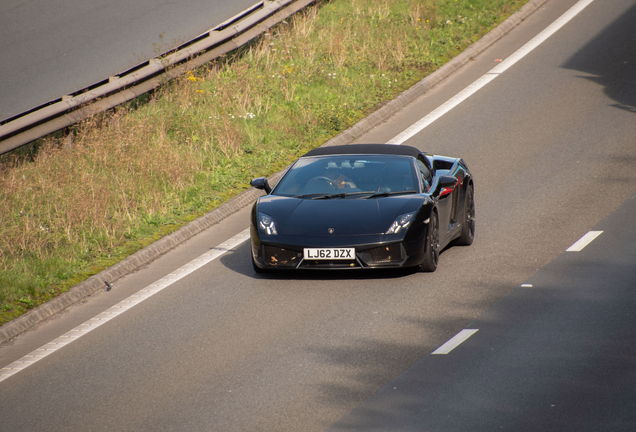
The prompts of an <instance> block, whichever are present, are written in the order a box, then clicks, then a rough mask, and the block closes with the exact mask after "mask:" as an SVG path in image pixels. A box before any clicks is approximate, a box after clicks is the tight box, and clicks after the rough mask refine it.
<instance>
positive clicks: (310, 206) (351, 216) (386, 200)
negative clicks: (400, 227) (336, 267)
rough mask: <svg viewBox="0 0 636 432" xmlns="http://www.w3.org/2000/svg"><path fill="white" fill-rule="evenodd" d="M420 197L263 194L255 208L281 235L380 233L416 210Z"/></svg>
mask: <svg viewBox="0 0 636 432" xmlns="http://www.w3.org/2000/svg"><path fill="white" fill-rule="evenodd" d="M422 199H423V198H422V197H420V196H414V195H399V196H392V197H379V198H372V199H341V198H333V199H324V200H312V199H299V198H288V197H277V196H265V197H263V198H261V199H260V201H259V204H258V211H259V212H262V213H265V214H268V215H270V216H271V217H272V218H274V222H275V224H276V229H277V230H278V233H279V234H282V235H291V236H319V237H323V236H325V237H326V236H330V237H336V236H352V235H365V234H382V233H385V232H386V231H387V230H388V229H389V227H390V226H391V224H392V223H393V221H394V220H395V218H396V217H398V216H399V215H401V214H404V213H409V212H411V211H415V210H417V209H418V208H419V206H420V205H421V202H422ZM330 230H332V233H330Z"/></svg>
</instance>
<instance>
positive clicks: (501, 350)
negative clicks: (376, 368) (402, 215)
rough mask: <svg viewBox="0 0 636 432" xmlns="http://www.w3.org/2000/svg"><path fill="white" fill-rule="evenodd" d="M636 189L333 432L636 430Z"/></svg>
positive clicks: (346, 418) (344, 420) (332, 431)
mask: <svg viewBox="0 0 636 432" xmlns="http://www.w3.org/2000/svg"><path fill="white" fill-rule="evenodd" d="M635 213H636V195H634V196H633V197H632V198H630V199H629V200H627V202H626V203H625V204H623V206H621V208H620V209H619V210H618V211H616V212H615V213H613V214H612V215H610V216H609V217H608V218H607V219H605V220H604V221H602V222H601V223H600V224H599V225H597V226H596V227H595V230H599V231H602V234H601V235H600V236H599V237H597V239H595V240H594V241H593V242H592V243H590V244H589V245H588V246H586V247H585V248H584V249H582V250H581V251H580V252H563V253H562V254H561V255H559V256H558V257H557V258H556V259H555V260H554V261H552V262H551V263H550V264H548V265H547V266H545V267H544V268H542V269H541V270H540V271H539V272H537V273H536V274H534V275H533V276H532V277H531V278H530V279H528V280H527V281H526V283H524V284H522V285H521V286H519V287H518V288H516V289H515V290H513V291H512V292H511V293H510V294H508V295H507V296H506V297H504V298H503V299H502V300H500V301H499V302H498V303H497V304H496V305H494V306H493V307H492V308H490V309H489V310H488V311H486V312H485V313H483V314H482V315H481V316H480V317H479V318H478V319H476V320H475V321H473V322H471V323H469V324H468V327H469V328H470V329H472V330H475V329H476V330H477V332H476V333H474V334H473V336H471V337H470V338H469V339H468V340H467V341H466V342H464V343H463V344H461V345H460V346H458V347H457V348H455V349H454V350H453V351H451V352H450V353H448V354H446V355H427V356H425V357H424V358H423V359H421V360H420V361H418V362H417V363H416V364H415V365H414V366H413V367H411V368H410V369H409V370H408V371H406V372H404V373H403V374H401V375H400V376H399V377H398V378H396V379H395V380H393V381H391V382H390V383H389V384H387V385H386V386H385V387H384V388H383V389H382V390H380V391H379V392H378V393H377V394H376V395H375V396H374V397H372V398H371V399H370V400H369V401H367V402H366V403H365V404H363V405H362V406H360V407H358V408H356V409H355V410H354V411H353V412H352V413H351V414H349V415H348V416H347V417H345V418H343V419H341V420H340V421H339V422H338V424H336V425H334V426H333V427H331V428H329V429H328V430H329V431H330V432H336V431H349V430H360V431H395V432H398V431H484V432H485V431H494V430H506V431H518V432H523V431H528V432H530V431H532V432H534V431H560V432H566V431H576V432H583V431H631V430H634V428H635V427H636V410H635V409H634V407H635V406H636V386H635V384H636V368H635V366H636V344H634V342H635V341H636V313H635V311H636V296H635V295H634V288H636V248H635V247H634V240H635V239H636V218H634V216H633V215H634V214H635Z"/></svg>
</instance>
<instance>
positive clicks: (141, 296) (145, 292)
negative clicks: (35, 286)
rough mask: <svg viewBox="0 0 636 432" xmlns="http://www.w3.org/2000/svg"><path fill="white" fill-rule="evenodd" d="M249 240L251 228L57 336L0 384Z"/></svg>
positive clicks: (1, 375)
mask: <svg viewBox="0 0 636 432" xmlns="http://www.w3.org/2000/svg"><path fill="white" fill-rule="evenodd" d="M249 238H250V230H249V228H248V229H246V230H244V231H241V232H240V233H238V234H237V235H235V236H234V237H232V238H231V239H229V240H227V241H226V242H224V243H221V244H220V245H218V246H217V247H215V248H213V249H211V250H209V251H208V252H206V253H204V254H203V255H201V256H199V257H198V258H195V259H194V260H192V261H190V262H189V263H187V264H185V265H183V266H182V267H180V268H178V269H177V270H175V271H174V272H172V273H170V274H169V275H167V276H165V277H163V278H161V279H159V280H158V281H156V282H154V283H152V284H150V285H148V286H147V287H146V288H144V289H142V290H141V291H139V292H137V293H135V294H133V295H131V296H130V297H128V298H126V299H125V300H122V301H121V302H119V303H117V304H116V305H114V306H112V307H110V308H109V309H107V310H106V311H104V312H102V313H100V314H99V315H97V316H95V317H93V318H91V319H89V320H88V321H86V322H85V323H83V324H80V325H79V326H77V327H75V328H74V329H72V330H69V331H68V332H66V333H65V334H63V335H62V336H60V337H58V338H57V339H55V340H53V341H51V342H49V343H47V344H46V345H44V346H42V347H40V348H38V349H36V350H35V351H33V352H31V353H29V354H27V355H25V356H24V357H22V358H21V359H19V360H16V361H14V362H13V363H11V364H10V365H8V366H6V367H4V368H2V369H0V382H1V381H4V380H5V379H7V378H9V377H10V376H11V375H14V374H16V373H18V372H20V371H21V370H23V369H25V368H27V367H29V366H31V365H32V364H34V363H36V362H37V361H39V360H42V359H43V358H44V357H46V356H48V355H49V354H52V353H54V352H55V351H57V350H59V349H60V348H62V347H64V346H66V345H68V344H69V343H71V342H73V341H75V340H77V339H79V338H80V337H82V336H84V335H85V334H88V333H89V332H91V331H92V330H95V329H96V328H98V327H99V326H101V325H102V324H105V323H107V322H108V321H110V320H111V319H113V318H115V317H116V316H118V315H120V314H122V313H124V312H126V311H127V310H128V309H130V308H132V307H133V306H136V305H138V304H139V303H141V302H142V301H144V300H146V299H148V298H150V297H152V296H153V295H155V294H157V293H158V292H160V291H161V290H163V289H164V288H167V287H169V286H170V285H172V284H173V283H175V282H176V281H178V280H180V279H182V278H184V277H185V276H187V275H189V274H190V273H192V272H194V271H196V270H198V269H200V268H201V267H203V266H204V265H206V264H208V263H209V262H211V261H213V260H215V259H217V258H218V257H220V256H221V255H223V254H224V253H226V252H228V251H231V250H232V249H234V248H236V247H237V246H238V245H240V244H242V243H243V242H245V241H246V240H247V239H249Z"/></svg>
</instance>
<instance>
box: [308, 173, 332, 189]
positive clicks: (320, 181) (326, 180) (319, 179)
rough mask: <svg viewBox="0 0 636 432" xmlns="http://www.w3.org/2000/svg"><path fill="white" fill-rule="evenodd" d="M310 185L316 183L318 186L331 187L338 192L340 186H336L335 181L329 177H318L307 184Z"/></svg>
mask: <svg viewBox="0 0 636 432" xmlns="http://www.w3.org/2000/svg"><path fill="white" fill-rule="evenodd" d="M309 183H314V184H316V185H319V184H325V186H329V187H330V188H331V189H332V190H334V191H335V190H338V186H336V183H334V181H333V180H331V179H330V178H329V177H325V176H316V177H314V178H312V179H310V180H309V181H308V182H307V184H309Z"/></svg>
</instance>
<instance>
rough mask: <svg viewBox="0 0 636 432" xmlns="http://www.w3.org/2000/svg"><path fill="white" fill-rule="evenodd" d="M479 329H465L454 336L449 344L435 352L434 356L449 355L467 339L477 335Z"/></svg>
mask: <svg viewBox="0 0 636 432" xmlns="http://www.w3.org/2000/svg"><path fill="white" fill-rule="evenodd" d="M477 330H479V329H464V330H462V331H460V332H459V333H457V334H456V335H455V336H453V337H452V338H451V339H450V340H449V341H448V342H446V343H445V344H444V345H442V346H441V347H439V348H437V349H436V350H435V351H433V354H448V353H449V352H451V351H452V350H454V349H455V348H457V347H458V346H459V345H460V344H461V343H462V342H464V341H465V340H466V339H468V338H469V337H471V336H472V335H474V334H475V333H477Z"/></svg>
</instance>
